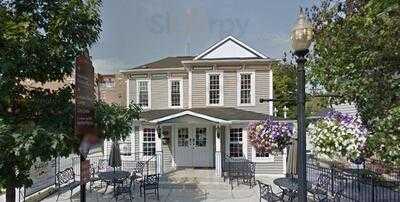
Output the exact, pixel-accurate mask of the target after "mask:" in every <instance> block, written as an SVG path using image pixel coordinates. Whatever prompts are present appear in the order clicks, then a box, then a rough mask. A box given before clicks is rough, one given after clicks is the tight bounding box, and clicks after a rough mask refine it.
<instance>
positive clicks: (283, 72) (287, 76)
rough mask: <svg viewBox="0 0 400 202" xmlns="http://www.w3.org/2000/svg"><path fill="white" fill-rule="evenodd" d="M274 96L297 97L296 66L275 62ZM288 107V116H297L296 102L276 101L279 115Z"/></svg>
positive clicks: (281, 97)
mask: <svg viewBox="0 0 400 202" xmlns="http://www.w3.org/2000/svg"><path fill="white" fill-rule="evenodd" d="M272 70H273V74H274V78H275V79H274V82H273V88H274V98H277V99H285V100H288V99H295V98H296V67H295V66H294V65H291V64H286V63H274V65H273V68H272ZM284 106H286V107H287V108H288V112H287V117H288V118H295V117H296V102H280V101H277V102H274V107H275V108H277V109H278V113H279V114H278V116H282V115H283V108H284Z"/></svg>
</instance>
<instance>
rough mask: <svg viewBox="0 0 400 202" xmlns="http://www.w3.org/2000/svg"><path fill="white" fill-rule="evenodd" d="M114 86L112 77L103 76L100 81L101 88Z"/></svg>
mask: <svg viewBox="0 0 400 202" xmlns="http://www.w3.org/2000/svg"><path fill="white" fill-rule="evenodd" d="M114 86H115V85H114V79H112V78H103V79H102V80H101V81H100V87H102V88H113V87H114Z"/></svg>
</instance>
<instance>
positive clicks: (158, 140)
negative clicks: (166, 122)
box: [156, 127, 163, 174]
mask: <svg viewBox="0 0 400 202" xmlns="http://www.w3.org/2000/svg"><path fill="white" fill-rule="evenodd" d="M159 132H161V131H158V129H157V127H156V161H157V168H156V170H157V174H162V171H163V169H162V167H163V165H162V163H163V155H162V143H161V135H162V132H161V134H158V133H159Z"/></svg>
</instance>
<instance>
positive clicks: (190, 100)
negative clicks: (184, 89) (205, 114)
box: [188, 70, 193, 108]
mask: <svg viewBox="0 0 400 202" xmlns="http://www.w3.org/2000/svg"><path fill="white" fill-rule="evenodd" d="M192 76H193V75H192V70H189V73H188V77H189V79H188V82H189V103H188V105H189V106H188V107H189V108H192V79H193V78H192Z"/></svg>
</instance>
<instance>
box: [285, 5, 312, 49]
mask: <svg viewBox="0 0 400 202" xmlns="http://www.w3.org/2000/svg"><path fill="white" fill-rule="evenodd" d="M313 35H314V33H313V27H312V25H311V23H310V21H308V20H307V18H306V15H305V14H304V11H303V9H300V13H299V17H298V19H297V22H296V24H295V25H294V26H293V29H292V33H291V36H290V38H291V41H292V47H293V49H294V50H295V51H296V52H300V51H305V50H307V49H308V48H309V47H310V44H311V41H312V39H313Z"/></svg>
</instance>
